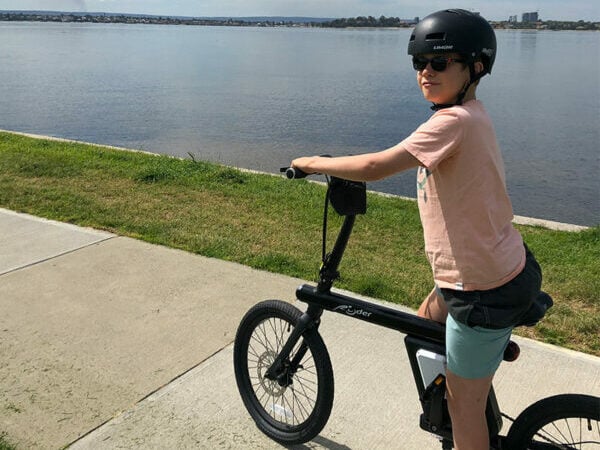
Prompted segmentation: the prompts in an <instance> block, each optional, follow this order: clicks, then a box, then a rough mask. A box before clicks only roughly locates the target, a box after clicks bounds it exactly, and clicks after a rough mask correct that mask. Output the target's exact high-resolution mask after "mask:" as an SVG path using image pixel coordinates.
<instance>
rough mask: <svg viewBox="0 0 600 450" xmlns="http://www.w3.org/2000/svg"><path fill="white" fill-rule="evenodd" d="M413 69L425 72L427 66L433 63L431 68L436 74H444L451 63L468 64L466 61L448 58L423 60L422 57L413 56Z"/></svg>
mask: <svg viewBox="0 0 600 450" xmlns="http://www.w3.org/2000/svg"><path fill="white" fill-rule="evenodd" d="M412 62H413V67H414V68H415V70H418V71H421V70H425V67H427V64H430V63H431V68H432V69H433V70H435V71H436V72H443V71H444V70H446V69H447V68H448V65H449V64H450V63H451V62H460V63H464V62H466V61H465V60H464V59H457V58H450V57H448V56H434V57H433V58H423V57H422V56H413V61H412Z"/></svg>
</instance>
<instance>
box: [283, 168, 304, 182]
mask: <svg viewBox="0 0 600 450" xmlns="http://www.w3.org/2000/svg"><path fill="white" fill-rule="evenodd" d="M280 171H281V172H283V173H285V176H286V177H287V178H288V179H289V180H291V179H294V178H296V179H297V178H306V177H307V176H308V174H307V173H306V172H304V171H302V170H300V169H297V168H296V167H282V168H281V169H280Z"/></svg>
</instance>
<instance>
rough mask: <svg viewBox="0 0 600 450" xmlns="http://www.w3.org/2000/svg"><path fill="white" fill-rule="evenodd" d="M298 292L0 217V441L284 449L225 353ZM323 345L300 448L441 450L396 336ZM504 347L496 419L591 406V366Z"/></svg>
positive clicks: (98, 237) (359, 330)
mask: <svg viewBox="0 0 600 450" xmlns="http://www.w3.org/2000/svg"><path fill="white" fill-rule="evenodd" d="M300 283H302V281H301V280H298V279H293V278H289V277H283V276H279V275H274V274H270V273H266V272H260V271H257V270H253V269H250V268H248V267H245V266H241V265H238V264H234V263H228V262H224V261H220V260H214V259H210V258H204V257H200V256H197V255H192V254H189V253H186V252H182V251H178V250H173V249H169V248H165V247H161V246H156V245H150V244H147V243H144V242H141V241H137V240H133V239H129V238H124V237H119V236H115V235H112V234H109V233H104V232H99V231H96V230H90V229H84V228H79V227H74V226H71V225H65V224H62V223H57V222H52V221H47V220H43V219H39V218H36V217H32V216H28V215H24V214H16V213H13V212H11V211H7V210H3V209H0V311H1V314H0V433H1V432H6V433H7V435H8V437H9V439H10V440H12V441H14V442H15V443H16V444H17V446H18V448H19V449H25V448H34V449H37V448H43V449H58V448H63V447H64V446H67V445H71V447H72V448H76V449H117V448H119V449H122V448H124V449H138V448H144V449H162V448H177V449H186V448H203V449H204V448H206V449H215V448H232V449H261V448H262V449H276V448H282V447H281V446H279V445H277V444H274V443H273V442H272V441H270V440H269V439H267V438H266V437H264V436H263V435H262V434H261V433H260V432H259V431H258V430H257V429H256V427H255V426H254V423H253V421H252V420H251V419H250V417H249V416H248V414H247V412H246V411H245V409H244V407H243V405H242V402H241V400H240V398H239V395H238V393H237V388H236V385H235V379H234V376H233V366H232V342H233V339H234V336H235V331H236V328H237V325H238V323H239V321H240V319H241V317H242V316H243V314H244V313H245V311H247V310H248V309H249V308H250V306H251V305H253V304H254V303H256V302H257V301H259V300H262V299H267V298H280V299H282V300H286V301H292V302H293V301H294V291H295V288H296V287H297V286H298V285H299V284H300ZM298 306H299V307H302V305H301V304H298ZM321 333H322V335H323V338H324V340H325V342H326V344H327V346H328V349H329V353H330V356H331V359H332V363H333V368H334V373H335V382H336V398H335V402H334V409H333V412H332V415H331V418H330V421H329V423H328V424H327V426H326V427H325V429H324V430H323V432H322V433H321V435H320V436H319V437H317V438H316V439H315V440H314V441H312V442H310V443H308V444H305V445H303V446H299V447H298V448H322V449H381V448H386V449H415V448H419V449H423V450H425V449H438V448H439V445H437V442H436V441H435V439H433V438H432V437H430V436H429V435H428V434H427V433H425V432H423V431H421V430H420V429H419V428H418V414H419V402H418V399H417V395H416V390H415V388H414V385H413V381H412V375H411V372H410V368H409V365H408V360H407V357H406V352H405V350H404V347H403V340H402V339H403V336H402V335H401V334H399V333H396V332H393V331H390V330H387V329H384V328H379V327H375V326H372V325H368V324H366V323H364V322H359V321H356V320H352V319H349V318H346V317H342V316H339V315H335V314H327V313H326V314H325V316H324V318H323V324H322V326H321ZM516 340H517V341H518V342H519V343H520V345H521V349H522V355H521V358H520V359H519V360H517V361H516V362H515V363H511V364H504V365H503V366H502V367H501V368H500V370H499V372H498V374H497V378H496V383H495V388H496V391H497V396H498V400H499V402H500V405H501V407H502V409H503V410H504V411H505V412H506V413H507V414H509V415H512V416H515V415H517V414H518V413H519V412H520V411H521V410H522V409H523V408H524V407H525V406H527V405H528V404H530V403H532V402H533V401H535V400H538V399H540V398H543V397H546V396H549V395H552V394H558V393H566V392H580V393H589V394H593V395H599V396H600V358H596V357H593V356H589V355H584V354H580V353H576V352H572V351H567V350H563V349H560V348H556V347H552V346H547V345H543V344H539V343H536V342H534V341H530V340H527V339H518V338H517V339H516Z"/></svg>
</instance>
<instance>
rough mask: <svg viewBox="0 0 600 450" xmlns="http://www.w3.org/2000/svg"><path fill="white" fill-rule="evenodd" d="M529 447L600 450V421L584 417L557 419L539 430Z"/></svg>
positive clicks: (542, 449)
mask: <svg viewBox="0 0 600 450" xmlns="http://www.w3.org/2000/svg"><path fill="white" fill-rule="evenodd" d="M527 448H528V449H531V450H549V449H560V450H584V449H585V450H588V449H589V450H600V423H599V422H598V420H593V419H586V418H582V417H573V418H565V419H558V420H555V421H553V422H550V423H548V424H546V425H545V426H544V427H543V428H541V429H540V430H538V431H537V432H536V434H535V435H534V436H533V438H532V441H531V443H530V444H529V446H528V447H527Z"/></svg>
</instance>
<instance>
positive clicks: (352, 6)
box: [0, 0, 600, 21]
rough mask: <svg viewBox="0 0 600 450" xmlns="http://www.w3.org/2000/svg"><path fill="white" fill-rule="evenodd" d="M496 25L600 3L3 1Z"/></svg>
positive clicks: (594, 14)
mask: <svg viewBox="0 0 600 450" xmlns="http://www.w3.org/2000/svg"><path fill="white" fill-rule="evenodd" d="M450 6H452V7H458V8H464V9H469V10H472V11H478V12H480V13H481V14H482V15H483V16H484V17H486V18H487V19H490V20H505V19H507V18H508V16H510V15H518V16H519V18H520V17H521V14H522V13H523V12H529V11H539V15H540V18H541V19H542V20H580V19H582V20H586V21H600V1H599V0H460V1H458V2H457V3H456V4H454V5H451V4H449V3H448V1H447V0H0V10H7V9H8V10H12V9H15V10H57V11H94V12H121V13H140V14H157V15H181V16H232V17H236V16H237V17H240V16H308V17H355V16H369V15H371V16H375V17H379V16H381V15H384V16H393V17H400V18H412V17H416V16H419V17H424V16H426V15H427V14H428V13H430V12H433V11H437V10H439V9H443V8H448V7H450Z"/></svg>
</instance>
